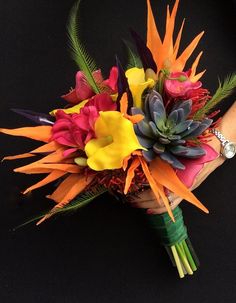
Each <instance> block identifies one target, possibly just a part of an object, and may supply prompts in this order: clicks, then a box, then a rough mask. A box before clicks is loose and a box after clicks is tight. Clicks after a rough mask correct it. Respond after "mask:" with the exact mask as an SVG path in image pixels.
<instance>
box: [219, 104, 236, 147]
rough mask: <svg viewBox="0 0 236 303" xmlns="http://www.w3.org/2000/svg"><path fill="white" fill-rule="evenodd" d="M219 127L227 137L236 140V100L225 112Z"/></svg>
mask: <svg viewBox="0 0 236 303" xmlns="http://www.w3.org/2000/svg"><path fill="white" fill-rule="evenodd" d="M218 128H219V130H220V132H222V134H223V135H224V136H225V138H227V139H228V140H230V141H233V142H236V101H235V102H234V103H233V105H232V106H231V107H230V109H229V110H228V111H227V112H226V113H225V115H224V116H223V118H222V120H221V122H220V124H219V126H218Z"/></svg>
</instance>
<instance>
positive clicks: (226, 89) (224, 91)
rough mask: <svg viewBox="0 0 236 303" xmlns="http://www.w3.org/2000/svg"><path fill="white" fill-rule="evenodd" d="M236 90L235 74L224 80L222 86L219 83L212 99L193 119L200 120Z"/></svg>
mask: <svg viewBox="0 0 236 303" xmlns="http://www.w3.org/2000/svg"><path fill="white" fill-rule="evenodd" d="M235 88H236V73H234V74H232V75H229V76H227V77H226V78H225V80H224V82H223V84H222V83H221V82H220V81H219V87H218V89H217V90H216V92H215V94H214V95H213V97H212V98H211V99H210V100H209V101H208V102H207V103H206V104H205V106H204V107H202V108H201V109H199V110H198V111H197V112H196V113H195V115H194V117H193V119H194V120H201V119H202V118H203V117H204V116H205V115H206V114H207V113H209V111H210V110H212V109H213V108H214V107H215V106H216V105H217V104H218V103H219V102H220V101H222V100H223V99H225V98H227V97H229V96H230V95H231V94H232V93H233V91H234V90H235Z"/></svg>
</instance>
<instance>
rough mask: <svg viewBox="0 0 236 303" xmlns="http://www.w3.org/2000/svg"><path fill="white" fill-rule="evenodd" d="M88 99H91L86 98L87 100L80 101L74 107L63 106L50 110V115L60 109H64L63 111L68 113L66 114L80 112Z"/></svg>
mask: <svg viewBox="0 0 236 303" xmlns="http://www.w3.org/2000/svg"><path fill="white" fill-rule="evenodd" d="M88 101H89V99H86V100H84V101H82V102H80V103H79V104H76V105H74V106H72V107H69V108H66V109H63V108H62V109H58V108H57V109H54V110H52V111H51V112H50V115H52V116H54V115H55V114H56V112H57V111H58V110H63V112H64V113H66V114H79V112H80V110H81V108H82V107H84V106H85V104H86V103H87V102H88Z"/></svg>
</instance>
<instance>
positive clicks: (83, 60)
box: [67, 0, 100, 94]
mask: <svg viewBox="0 0 236 303" xmlns="http://www.w3.org/2000/svg"><path fill="white" fill-rule="evenodd" d="M79 5H80V0H79V1H78V2H77V3H76V4H75V5H74V6H73V7H72V9H71V13H70V17H69V22H68V26H67V31H68V36H69V43H70V48H71V51H72V52H71V53H72V58H73V59H74V61H75V62H76V64H77V65H78V67H79V68H80V70H81V71H82V72H84V74H85V77H86V80H87V81H88V83H89V85H90V86H91V87H92V89H93V91H94V92H95V93H96V94H99V93H100V88H99V85H98V84H97V83H96V80H95V79H94V77H93V72H94V71H96V70H97V67H96V64H95V62H94V60H93V59H92V58H91V57H90V56H89V55H88V54H87V52H86V50H85V48H84V47H83V45H82V43H81V41H80V38H79V37H78V32H79V25H78V21H77V19H78V18H77V17H78V11H79Z"/></svg>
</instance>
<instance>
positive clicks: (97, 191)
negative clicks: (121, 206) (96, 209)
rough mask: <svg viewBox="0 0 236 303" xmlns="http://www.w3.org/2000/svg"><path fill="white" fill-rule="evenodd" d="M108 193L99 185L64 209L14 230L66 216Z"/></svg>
mask: <svg viewBox="0 0 236 303" xmlns="http://www.w3.org/2000/svg"><path fill="white" fill-rule="evenodd" d="M107 191H108V190H107V189H106V188H105V187H104V186H102V185H98V186H96V187H94V188H93V189H91V190H89V191H86V192H84V193H82V194H81V195H79V196H78V197H77V199H75V200H73V201H72V202H71V203H69V204H67V205H66V206H65V207H64V208H56V207H55V208H53V209H52V210H51V211H49V212H46V213H42V214H41V215H39V216H37V217H34V218H33V219H30V220H28V221H27V222H25V223H23V224H21V225H19V226H17V227H16V228H14V230H17V229H19V228H21V227H24V226H26V225H28V224H30V223H32V222H35V221H38V220H40V219H42V218H44V217H45V216H46V215H50V216H54V215H57V214H66V213H69V212H75V211H76V210H78V209H79V208H81V207H83V206H86V205H87V204H89V203H90V202H92V201H93V200H94V199H96V198H97V197H99V196H100V195H102V194H104V193H105V192H107Z"/></svg>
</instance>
